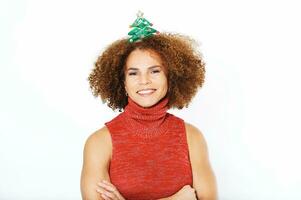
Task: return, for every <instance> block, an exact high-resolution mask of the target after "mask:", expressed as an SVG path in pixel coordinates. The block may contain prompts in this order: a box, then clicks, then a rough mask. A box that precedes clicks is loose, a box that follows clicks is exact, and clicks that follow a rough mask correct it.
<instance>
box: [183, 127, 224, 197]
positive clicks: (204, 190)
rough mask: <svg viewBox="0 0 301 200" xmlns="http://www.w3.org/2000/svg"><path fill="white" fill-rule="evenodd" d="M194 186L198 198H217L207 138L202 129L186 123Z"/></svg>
mask: <svg viewBox="0 0 301 200" xmlns="http://www.w3.org/2000/svg"><path fill="white" fill-rule="evenodd" d="M185 127H186V133H187V142H188V147H189V157H190V162H191V166H192V177H193V188H194V189H195V191H196V195H197V199H198V200H217V199H218V195H217V183H216V178H215V175H214V172H213V170H212V168H211V165H210V160H209V155H208V147H207V143H206V140H205V138H204V136H203V134H202V132H201V131H200V130H198V129H197V128H196V127H194V126H193V125H191V124H188V123H186V124H185Z"/></svg>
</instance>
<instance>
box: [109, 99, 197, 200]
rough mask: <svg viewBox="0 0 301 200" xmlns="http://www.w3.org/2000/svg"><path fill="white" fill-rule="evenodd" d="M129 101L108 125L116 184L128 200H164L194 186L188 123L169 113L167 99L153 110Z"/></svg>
mask: <svg viewBox="0 0 301 200" xmlns="http://www.w3.org/2000/svg"><path fill="white" fill-rule="evenodd" d="M128 102H129V103H128V105H127V106H126V107H125V109H124V112H122V113H120V114H119V115H118V116H116V117H115V118H114V119H112V120H111V121H109V122H106V123H105V125H106V126H107V127H108V129H109V132H110V134H111V138H112V145H113V151H112V159H111V162H110V169H109V175H110V179H111V182H112V184H114V185H115V186H116V187H117V189H118V191H119V192H120V193H121V195H122V196H123V197H124V198H125V199H126V200H153V199H160V198H164V197H169V196H171V195H173V194H175V193H176V192H177V191H179V190H180V189H181V188H182V187H183V186H184V185H191V186H192V171H191V164H190V160H189V151H188V145H187V140H186V131H185V124H184V120H182V119H181V118H179V117H176V116H174V115H173V114H170V113H168V112H167V103H168V99H167V98H164V99H162V100H161V101H160V102H158V103H157V104H156V105H154V106H152V107H150V108H143V107H141V106H139V105H138V104H136V103H135V102H134V101H133V100H132V99H131V98H128Z"/></svg>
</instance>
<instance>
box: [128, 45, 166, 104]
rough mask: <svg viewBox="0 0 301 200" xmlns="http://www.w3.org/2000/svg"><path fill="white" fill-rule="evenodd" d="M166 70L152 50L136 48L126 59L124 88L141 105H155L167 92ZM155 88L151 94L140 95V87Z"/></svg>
mask: <svg viewBox="0 0 301 200" xmlns="http://www.w3.org/2000/svg"><path fill="white" fill-rule="evenodd" d="M166 75H167V74H166V70H165V67H164V66H163V64H162V60H161V58H160V56H159V55H158V54H157V53H155V52H154V51H150V50H140V49H136V50H134V51H132V52H131V53H130V55H129V56H128V58H127V61H126V69H125V82H124V85H125V90H126V92H127V94H128V96H129V97H130V98H131V99H132V100H134V101H135V102H136V103H137V104H139V105H140V106H142V107H150V106H153V105H155V104H156V103H157V102H158V101H159V100H161V99H162V98H163V97H164V96H165V95H166V93H167V89H168V84H167V77H166ZM149 88H151V89H155V92H154V93H152V94H151V95H147V96H141V95H139V94H138V93H137V92H138V91H140V90H142V89H149Z"/></svg>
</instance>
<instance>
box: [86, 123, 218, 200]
mask: <svg viewBox="0 0 301 200" xmlns="http://www.w3.org/2000/svg"><path fill="white" fill-rule="evenodd" d="M185 130H186V137H187V138H186V139H187V144H188V148H189V158H190V163H191V167H192V177H193V180H192V187H193V188H194V189H195V191H196V195H197V197H198V199H204V200H214V199H216V198H217V197H216V195H217V191H216V180H215V176H214V173H213V170H212V168H211V165H210V162H209V156H208V148H207V144H206V141H205V138H204V136H203V134H202V133H201V131H200V130H199V129H197V128H196V127H195V126H193V125H191V124H189V123H187V122H186V123H185ZM84 158H85V160H84V165H83V172H82V193H83V199H91V200H94V199H95V200H98V199H102V198H101V197H100V195H99V193H97V192H96V188H97V183H98V182H99V181H100V180H102V179H105V180H107V181H109V182H111V179H110V175H109V166H110V161H111V159H112V138H111V135H110V132H109V130H108V128H107V127H106V126H104V127H102V128H101V129H99V130H97V131H96V132H95V133H93V134H92V135H90V136H89V138H88V139H87V142H86V144H85V149H84ZM158 187H160V185H159V186H158Z"/></svg>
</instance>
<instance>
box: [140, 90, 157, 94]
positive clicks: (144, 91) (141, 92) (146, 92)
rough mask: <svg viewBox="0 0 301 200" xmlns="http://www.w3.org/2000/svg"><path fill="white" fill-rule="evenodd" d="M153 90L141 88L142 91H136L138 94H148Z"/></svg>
mask: <svg viewBox="0 0 301 200" xmlns="http://www.w3.org/2000/svg"><path fill="white" fill-rule="evenodd" d="M154 91H155V90H142V91H139V92H138V93H139V94H150V93H152V92H154Z"/></svg>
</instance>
